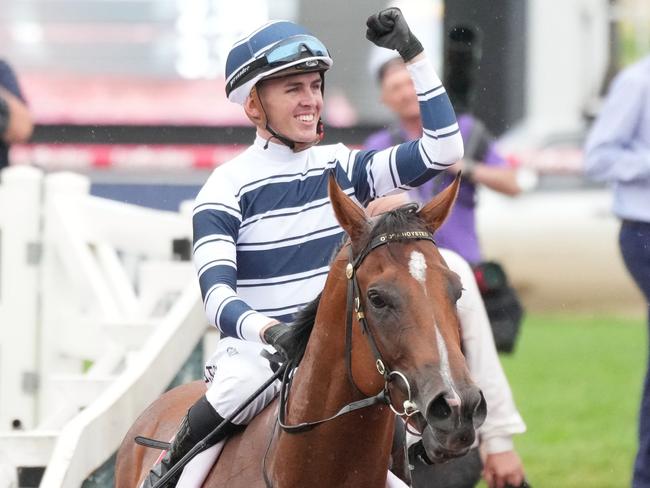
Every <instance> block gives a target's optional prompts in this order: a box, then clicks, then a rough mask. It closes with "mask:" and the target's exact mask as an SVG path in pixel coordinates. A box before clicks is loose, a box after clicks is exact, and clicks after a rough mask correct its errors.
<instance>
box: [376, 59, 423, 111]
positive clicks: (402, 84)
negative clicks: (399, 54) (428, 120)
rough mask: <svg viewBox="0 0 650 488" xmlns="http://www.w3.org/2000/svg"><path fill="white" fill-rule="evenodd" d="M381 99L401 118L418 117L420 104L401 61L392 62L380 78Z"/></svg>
mask: <svg viewBox="0 0 650 488" xmlns="http://www.w3.org/2000/svg"><path fill="white" fill-rule="evenodd" d="M381 100H382V102H384V104H385V105H386V106H387V107H388V108H389V109H391V110H392V111H393V112H395V114H396V115H397V116H398V117H399V118H400V119H402V120H404V119H407V120H408V119H418V120H419V119H420V105H419V103H418V97H417V95H416V94H415V87H414V86H413V80H412V79H411V75H410V73H409V72H408V70H407V69H406V66H404V64H403V63H393V64H391V65H390V66H389V67H388V68H387V69H386V72H385V73H384V75H383V78H382V80H381Z"/></svg>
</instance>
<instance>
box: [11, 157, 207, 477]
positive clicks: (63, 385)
mask: <svg viewBox="0 0 650 488" xmlns="http://www.w3.org/2000/svg"><path fill="white" fill-rule="evenodd" d="M88 190H89V182H88V180H87V179H86V178H85V177H82V176H80V175H76V174H71V173H59V174H51V175H44V174H42V172H40V171H39V170H37V169H35V168H29V167H15V168H9V169H7V170H5V171H4V173H3V175H2V184H0V253H1V254H0V287H1V288H0V398H1V399H2V404H1V406H0V468H1V469H0V486H4V485H2V483H3V481H4V480H3V478H2V476H5V475H6V473H7V472H12V469H15V468H17V467H34V466H47V468H46V471H45V475H44V477H43V480H42V483H41V486H42V487H50V488H54V487H57V488H58V487H78V486H80V485H81V483H82V482H83V480H84V479H85V478H86V477H87V476H88V475H89V474H90V473H91V472H92V471H93V470H94V469H95V468H97V467H98V466H100V465H101V464H102V463H103V462H104V461H106V459H108V458H109V457H110V456H111V454H112V453H113V452H114V451H115V449H116V448H117V447H118V445H119V443H120V441H121V440H122V438H123V436H124V433H125V432H126V430H127V429H128V427H129V426H130V425H131V423H132V422H133V421H134V420H135V418H136V416H137V415H138V414H139V413H140V412H141V411H142V410H143V409H144V408H145V407H146V405H147V404H148V403H150V401H151V400H152V399H153V398H155V397H156V396H157V395H159V394H160V393H161V392H162V391H164V389H165V387H166V386H167V385H168V384H169V383H170V381H171V380H172V379H173V377H174V375H175V374H176V373H177V371H178V370H179V368H180V366H181V365H182V364H183V363H184V362H185V360H186V359H187V357H188V356H189V354H190V352H191V351H192V349H193V348H194V347H195V346H196V344H197V343H198V341H199V340H200V339H201V337H202V336H203V334H204V332H205V330H206V322H205V318H204V315H203V311H202V306H201V303H200V293H199V291H198V286H197V283H196V281H197V280H196V278H195V276H194V273H193V270H192V266H191V265H190V263H189V262H187V261H179V260H177V259H175V258H174V256H173V253H172V243H173V241H174V240H175V239H183V238H188V237H189V236H190V235H191V229H190V221H191V219H190V217H189V215H188V214H187V212H179V213H174V212H163V211H157V210H151V209H146V208H142V207H138V206H133V205H126V204H121V203H118V202H115V201H111V200H105V199H101V198H97V197H93V196H90V195H89V194H88ZM7 466H8V467H9V469H7ZM3 473H4V474H3ZM10 482H13V483H15V480H11V481H8V482H7V483H5V484H6V485H7V486H10V484H9V483H10Z"/></svg>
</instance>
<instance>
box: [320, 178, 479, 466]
mask: <svg viewBox="0 0 650 488" xmlns="http://www.w3.org/2000/svg"><path fill="white" fill-rule="evenodd" d="M459 183H460V180H459V178H457V179H456V180H455V181H454V183H453V184H452V185H450V186H449V187H448V188H447V189H445V190H444V191H443V192H442V193H440V194H438V195H437V196H436V197H435V198H434V199H433V200H432V201H431V202H429V203H428V204H427V205H425V206H424V207H423V208H422V209H420V210H417V208H416V207H415V206H406V207H402V208H400V209H396V210H394V211H391V212H387V213H386V214H383V215H382V216H380V217H378V218H377V219H375V220H374V221H370V220H368V218H367V216H366V214H365V212H364V211H363V209H361V208H360V207H359V206H358V205H357V204H356V203H355V202H354V201H352V200H351V199H350V198H349V197H348V196H347V195H346V194H345V193H344V192H343V191H341V189H340V188H339V187H338V185H337V184H336V182H335V180H334V179H333V178H331V179H330V186H329V191H330V198H331V200H332V205H333V207H334V212H335V214H336V217H337V219H338V221H339V223H340V224H341V226H342V227H343V228H344V229H345V231H346V232H347V234H348V236H349V237H350V246H346V247H344V248H343V249H342V250H341V252H340V253H339V255H338V257H337V261H344V262H346V261H347V262H349V263H351V264H347V271H346V274H347V276H348V282H349V292H348V293H349V294H350V293H351V294H352V295H354V296H355V297H358V306H357V308H358V310H355V311H354V315H353V316H354V323H355V324H356V323H360V325H361V326H362V329H363V328H364V327H365V328H367V330H366V333H365V334H362V333H357V332H355V339H354V342H353V350H354V351H355V352H354V355H353V356H354V357H353V359H352V368H351V369H352V376H353V381H354V382H355V384H356V385H357V387H358V388H359V389H360V390H362V391H363V392H364V393H367V394H368V393H370V392H372V391H376V389H377V388H378V387H379V386H380V385H382V384H383V383H384V382H386V384H387V385H388V391H389V393H390V397H391V406H392V407H393V409H394V410H396V411H397V413H400V414H401V413H406V414H408V416H409V417H410V420H411V423H412V424H415V426H416V427H417V428H418V430H419V431H420V432H422V437H423V445H424V448H425V450H426V453H427V455H428V457H429V458H430V459H431V460H433V461H442V460H444V459H447V458H450V457H456V456H460V455H463V454H464V453H466V452H467V451H468V449H469V448H470V447H471V445H472V443H473V442H474V439H475V429H476V428H478V427H479V426H480V425H481V424H482V423H483V421H484V420H485V416H486V403H485V399H484V398H483V395H482V393H481V391H480V390H479V389H478V387H477V386H476V385H475V384H474V383H473V381H472V379H471V377H470V374H469V371H468V369H467V366H466V363H465V358H464V356H463V354H462V352H461V337H460V323H459V319H458V315H457V312H456V301H457V300H458V299H459V297H460V295H461V293H462V289H463V288H462V284H461V282H460V279H459V278H458V276H457V275H456V274H455V273H454V272H452V271H450V269H449V268H448V267H447V265H446V263H445V261H444V259H443V258H442V256H441V255H440V253H439V252H438V249H437V248H436V246H435V244H434V243H433V241H432V239H431V235H432V234H433V233H434V232H435V230H436V229H438V228H439V227H440V225H442V223H443V221H444V220H445V218H446V217H447V215H448V213H449V211H450V209H451V207H452V205H453V202H454V200H455V198H456V195H457V193H458V186H459ZM348 303H355V301H354V300H352V302H350V298H349V299H348ZM353 308H354V306H353ZM354 327H355V329H358V328H357V326H356V325H355V326H354ZM373 343H374V345H373ZM378 363H382V364H379V365H378ZM382 370H384V371H382ZM409 390H410V391H409Z"/></svg>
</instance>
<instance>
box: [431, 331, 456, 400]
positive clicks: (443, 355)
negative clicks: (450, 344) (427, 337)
mask: <svg viewBox="0 0 650 488" xmlns="http://www.w3.org/2000/svg"><path fill="white" fill-rule="evenodd" d="M436 342H437V343H438V354H439V355H440V376H442V381H443V383H444V384H445V385H446V386H447V388H448V389H449V391H450V392H451V393H452V395H453V398H447V403H449V405H450V406H454V405H458V406H460V395H458V393H457V391H456V386H455V385H454V379H453V378H452V377H451V368H450V366H449V353H448V352H447V344H446V343H445V339H444V338H443V337H442V334H441V333H440V331H439V330H438V326H437V324H436Z"/></svg>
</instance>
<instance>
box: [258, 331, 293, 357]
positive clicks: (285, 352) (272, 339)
mask: <svg viewBox="0 0 650 488" xmlns="http://www.w3.org/2000/svg"><path fill="white" fill-rule="evenodd" d="M291 332H292V331H291V326H289V325H287V324H283V323H282V322H280V323H278V324H274V325H272V326H270V327H269V328H267V329H266V330H265V331H264V341H265V342H266V343H267V344H270V345H271V346H273V347H274V348H275V350H276V351H278V352H279V353H280V355H281V356H282V358H283V359H284V360H285V361H287V360H289V359H295V356H296V353H297V352H296V341H295V340H294V337H293V334H292V333H291Z"/></svg>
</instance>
